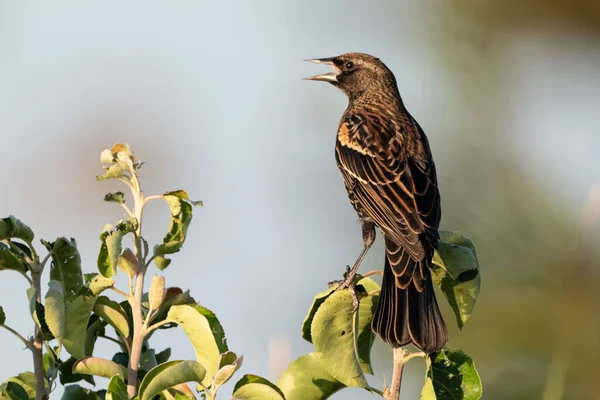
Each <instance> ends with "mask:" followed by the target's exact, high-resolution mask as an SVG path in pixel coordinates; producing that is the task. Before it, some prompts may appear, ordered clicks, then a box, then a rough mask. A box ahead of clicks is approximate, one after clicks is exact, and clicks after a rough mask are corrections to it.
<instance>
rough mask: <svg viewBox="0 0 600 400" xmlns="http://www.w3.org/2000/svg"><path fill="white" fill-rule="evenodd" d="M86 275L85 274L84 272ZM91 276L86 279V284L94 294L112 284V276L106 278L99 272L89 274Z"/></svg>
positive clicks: (113, 282)
mask: <svg viewBox="0 0 600 400" xmlns="http://www.w3.org/2000/svg"><path fill="white" fill-rule="evenodd" d="M86 275H87V274H86ZM91 275H93V277H92V278H91V279H90V280H89V281H88V283H87V286H88V288H89V289H90V291H91V292H92V294H94V295H96V296H97V295H99V294H100V293H102V292H103V291H105V290H106V289H108V288H111V287H113V286H114V284H115V281H114V279H113V278H106V277H104V276H102V275H101V274H91Z"/></svg>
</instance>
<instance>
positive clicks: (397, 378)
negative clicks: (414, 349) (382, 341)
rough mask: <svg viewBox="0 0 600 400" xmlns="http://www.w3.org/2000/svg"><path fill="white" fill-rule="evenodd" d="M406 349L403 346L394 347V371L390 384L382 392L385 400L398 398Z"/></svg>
mask: <svg viewBox="0 0 600 400" xmlns="http://www.w3.org/2000/svg"><path fill="white" fill-rule="evenodd" d="M405 355H406V351H405V350H404V349H403V348H397V349H394V372H393V375H392V385H391V387H390V388H389V390H386V393H385V394H384V398H385V400H399V399H400V386H401V385H402V370H403V369H404V362H405V361H404V356H405Z"/></svg>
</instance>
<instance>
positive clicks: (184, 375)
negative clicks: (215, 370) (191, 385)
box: [138, 360, 206, 400]
mask: <svg viewBox="0 0 600 400" xmlns="http://www.w3.org/2000/svg"><path fill="white" fill-rule="evenodd" d="M205 374H206V371H205V369H204V367H203V366H202V365H200V364H199V363H198V362H196V361H192V360H187V361H169V362H167V363H164V364H161V365H158V366H156V367H155V368H153V369H151V370H150V371H148V373H147V374H146V376H145V377H144V379H143V380H142V383H141V384H140V388H139V392H138V395H139V399H140V400H150V399H152V398H153V397H154V396H155V395H157V394H159V393H160V392H162V391H163V390H166V389H168V388H170V387H173V386H175V385H178V384H180V383H184V382H192V381H193V382H202V381H203V380H204V377H205Z"/></svg>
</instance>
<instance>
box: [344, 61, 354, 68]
mask: <svg viewBox="0 0 600 400" xmlns="http://www.w3.org/2000/svg"><path fill="white" fill-rule="evenodd" d="M345 67H346V69H353V68H354V63H353V62H352V61H346V65H345Z"/></svg>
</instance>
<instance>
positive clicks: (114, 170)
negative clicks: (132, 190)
mask: <svg viewBox="0 0 600 400" xmlns="http://www.w3.org/2000/svg"><path fill="white" fill-rule="evenodd" d="M122 177H123V169H122V168H121V167H120V166H119V165H111V166H110V167H108V168H106V172H105V173H104V175H98V176H96V180H97V181H103V180H105V179H118V178H122Z"/></svg>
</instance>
